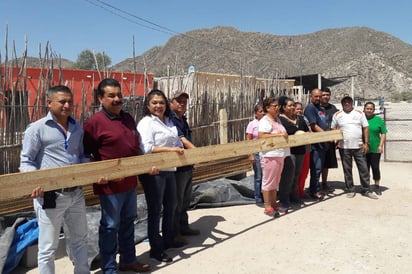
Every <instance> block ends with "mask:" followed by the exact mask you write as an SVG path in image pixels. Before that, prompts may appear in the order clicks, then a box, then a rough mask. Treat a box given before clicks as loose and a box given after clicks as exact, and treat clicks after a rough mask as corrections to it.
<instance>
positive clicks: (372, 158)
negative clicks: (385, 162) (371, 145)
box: [366, 153, 381, 181]
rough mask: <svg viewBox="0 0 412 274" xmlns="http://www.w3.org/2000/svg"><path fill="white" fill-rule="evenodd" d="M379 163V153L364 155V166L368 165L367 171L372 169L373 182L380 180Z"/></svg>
mask: <svg viewBox="0 0 412 274" xmlns="http://www.w3.org/2000/svg"><path fill="white" fill-rule="evenodd" d="M380 161H381V154H380V153H367V154H366V164H367V165H368V170H370V169H371V168H372V177H373V179H374V180H377V181H379V180H380V179H381V170H380V168H379V163H380Z"/></svg>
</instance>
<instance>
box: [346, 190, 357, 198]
mask: <svg viewBox="0 0 412 274" xmlns="http://www.w3.org/2000/svg"><path fill="white" fill-rule="evenodd" d="M355 195H356V192H355V191H349V192H348V193H346V197H347V198H353V197H355Z"/></svg>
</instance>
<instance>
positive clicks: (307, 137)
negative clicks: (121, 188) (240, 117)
mask: <svg viewBox="0 0 412 274" xmlns="http://www.w3.org/2000/svg"><path fill="white" fill-rule="evenodd" d="M341 139H342V132H341V131H339V130H334V131H327V132H319V133H306V134H301V135H291V136H289V138H288V139H285V138H283V137H273V138H265V139H259V140H255V141H250V140H249V141H241V142H235V143H229V144H222V145H213V146H205V147H198V148H194V149H188V150H185V153H184V154H183V155H178V154H177V153H174V152H163V153H155V154H147V155H141V156H135V157H128V158H119V159H114V160H106V161H99V162H92V163H86V164H78V165H72V166H65V167H59V168H51V169H43V170H37V171H30V172H23V173H12V174H6V175H1V176H0V201H5V200H10V199H16V198H22V197H25V196H27V195H29V194H30V193H31V191H32V190H33V188H35V187H37V186H41V187H42V188H43V190H45V191H48V190H53V189H61V188H66V187H73V186H82V185H88V184H91V183H93V182H96V181H97V179H98V178H100V177H101V176H104V177H105V178H107V179H108V180H113V179H117V178H122V177H127V176H133V175H139V174H144V173H147V172H148V171H149V170H150V168H151V167H152V166H156V167H157V168H159V169H167V168H171V167H179V166H185V165H191V164H197V163H202V162H208V161H214V160H219V159H225V158H232V157H236V156H242V155H248V154H251V153H254V152H258V151H269V150H273V149H277V148H285V147H294V146H300V145H305V144H312V143H319V142H326V141H332V140H341Z"/></svg>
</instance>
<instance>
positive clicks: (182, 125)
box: [172, 111, 192, 143]
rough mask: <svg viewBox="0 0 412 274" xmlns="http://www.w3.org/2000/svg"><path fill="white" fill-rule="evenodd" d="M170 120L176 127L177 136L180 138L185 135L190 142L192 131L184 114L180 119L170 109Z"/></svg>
mask: <svg viewBox="0 0 412 274" xmlns="http://www.w3.org/2000/svg"><path fill="white" fill-rule="evenodd" d="M172 121H173V123H174V124H175V126H176V128H177V134H178V136H179V137H180V138H182V137H185V138H186V139H187V140H189V141H190V142H191V143H192V131H191V130H190V127H189V124H188V123H187V118H186V116H183V117H182V119H180V118H179V116H178V115H177V114H176V112H174V111H172Z"/></svg>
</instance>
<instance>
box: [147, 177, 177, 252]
mask: <svg viewBox="0 0 412 274" xmlns="http://www.w3.org/2000/svg"><path fill="white" fill-rule="evenodd" d="M139 179H140V181H141V184H142V186H143V190H144V194H145V197H146V203H147V235H148V237H149V243H150V255H151V256H153V257H157V256H160V255H161V254H162V253H163V251H164V250H165V249H167V248H168V247H169V246H171V245H172V243H173V239H174V237H175V234H174V214H175V210H176V177H175V172H174V171H173V172H172V171H162V172H160V173H159V174H158V175H154V176H150V175H148V174H144V175H141V176H139ZM162 206H163V219H162V235H160V231H159V226H160V217H161V213H162Z"/></svg>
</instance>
